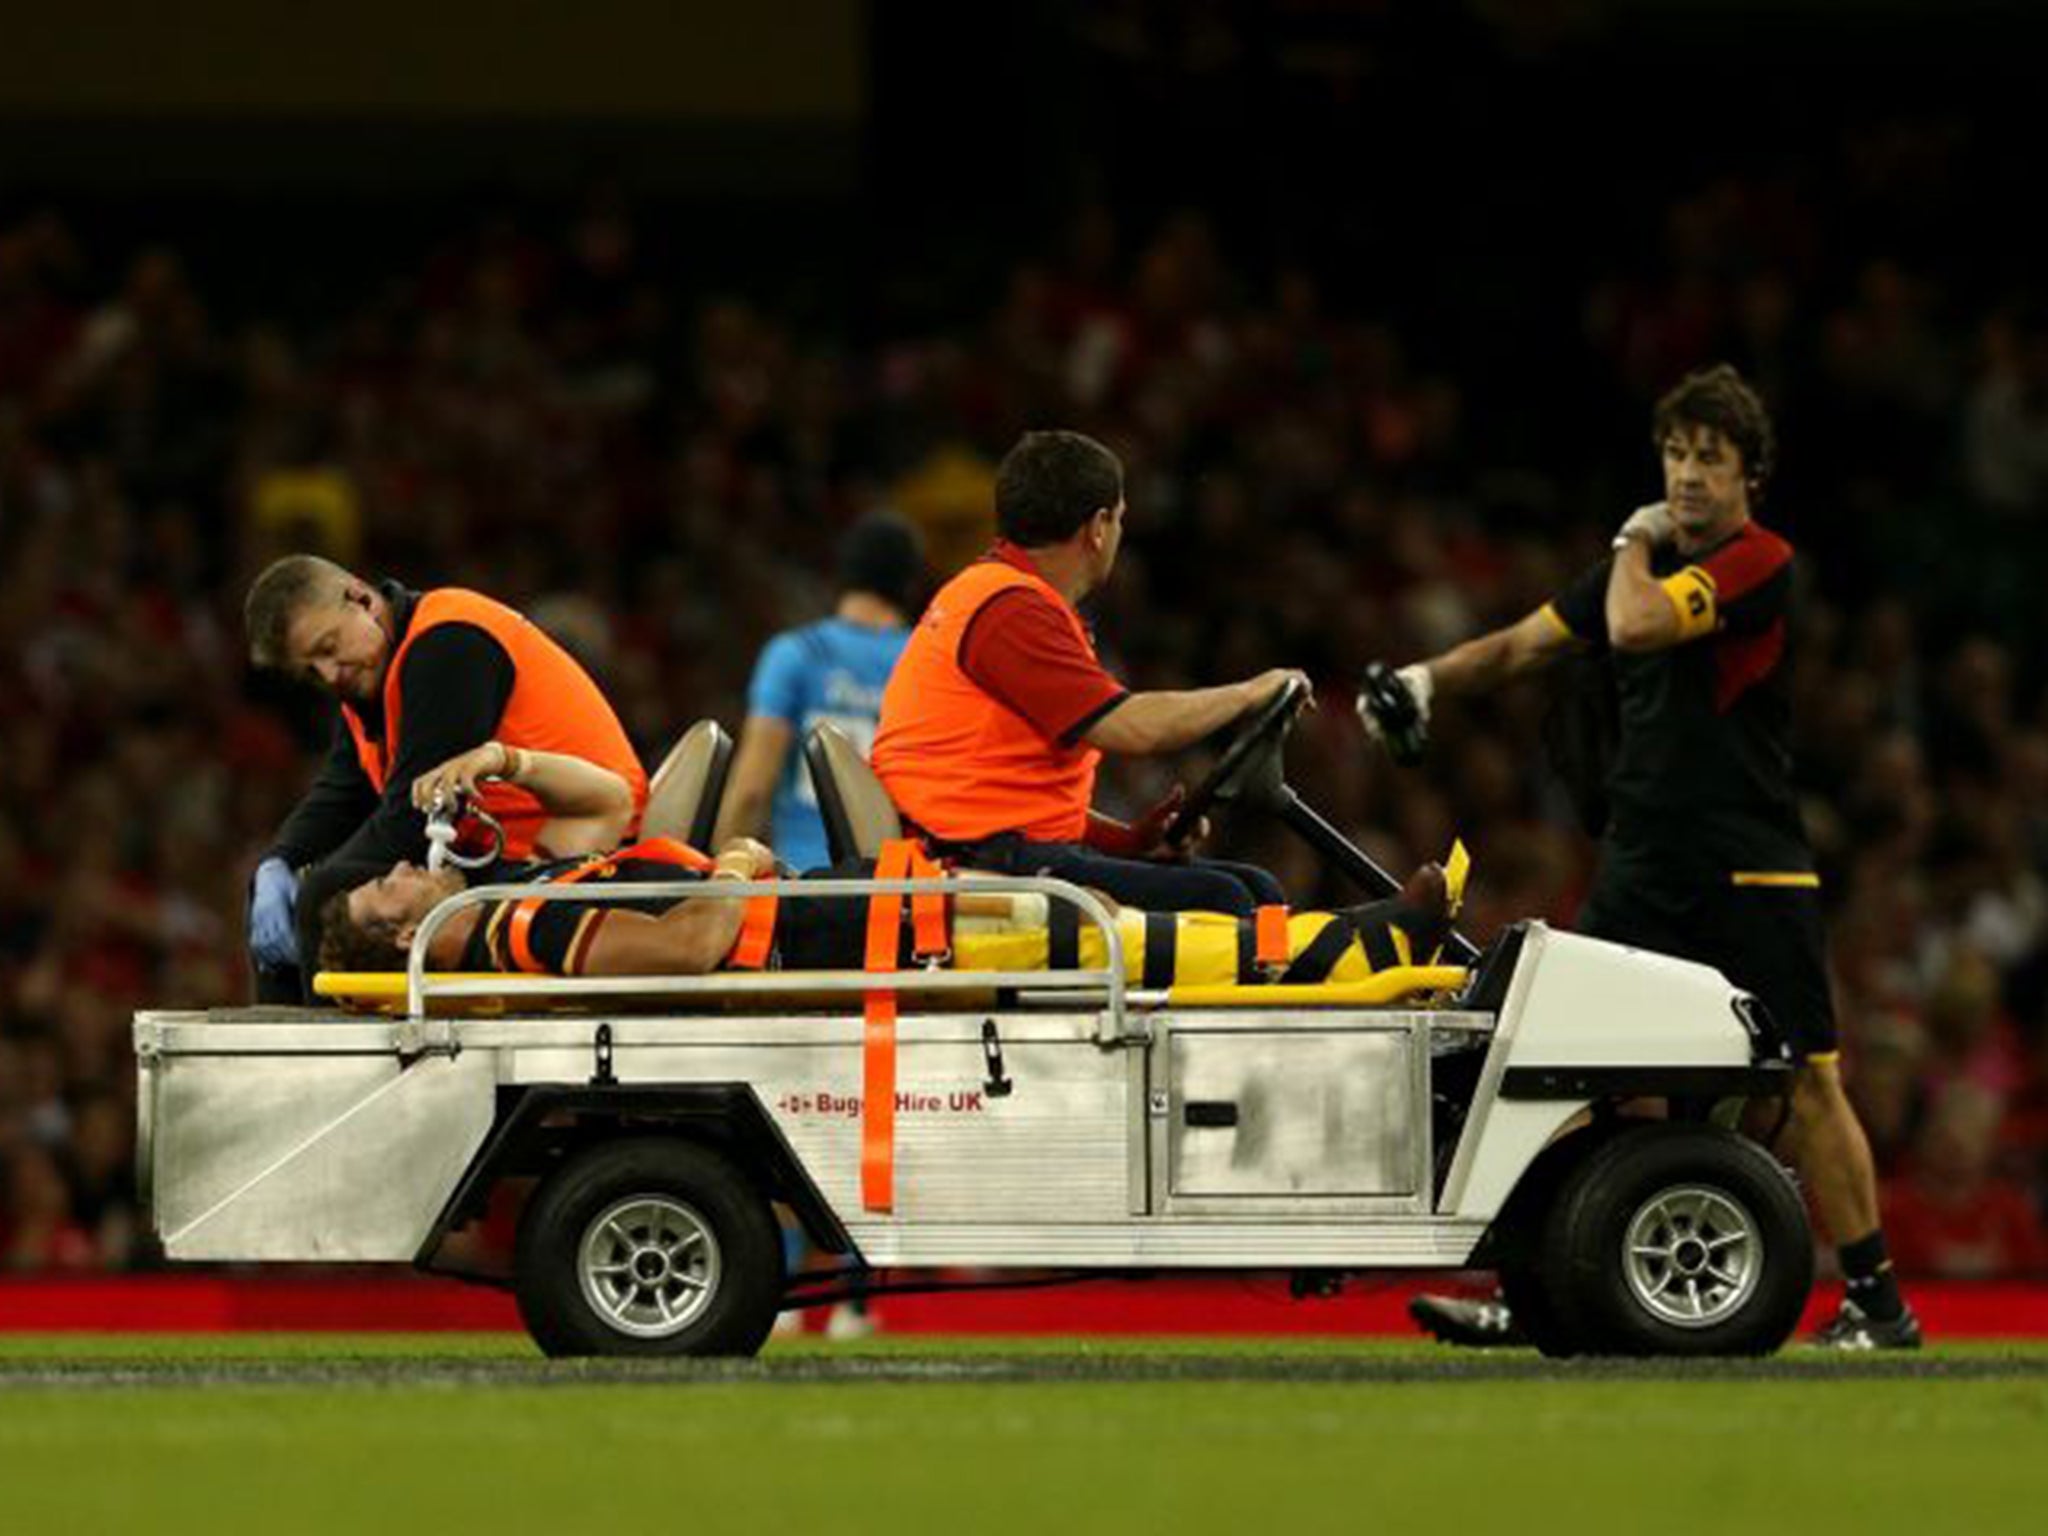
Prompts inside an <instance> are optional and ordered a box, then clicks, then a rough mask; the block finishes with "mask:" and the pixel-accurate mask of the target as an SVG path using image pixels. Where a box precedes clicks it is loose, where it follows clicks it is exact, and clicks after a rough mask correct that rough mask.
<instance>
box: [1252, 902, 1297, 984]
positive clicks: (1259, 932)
mask: <svg viewBox="0 0 2048 1536" xmlns="http://www.w3.org/2000/svg"><path fill="white" fill-rule="evenodd" d="M1255 921H1256V923H1257V929H1256V937H1257V948H1256V950H1255V957H1256V958H1257V960H1258V963H1259V968H1260V969H1261V970H1265V971H1284V970H1286V969H1287V963H1288V961H1289V960H1291V959H1292V958H1293V956H1292V955H1291V954H1290V953H1289V948H1288V943H1287V908H1286V907H1285V906H1272V907H1260V908H1259V910H1258V912H1257V914H1256V916H1255Z"/></svg>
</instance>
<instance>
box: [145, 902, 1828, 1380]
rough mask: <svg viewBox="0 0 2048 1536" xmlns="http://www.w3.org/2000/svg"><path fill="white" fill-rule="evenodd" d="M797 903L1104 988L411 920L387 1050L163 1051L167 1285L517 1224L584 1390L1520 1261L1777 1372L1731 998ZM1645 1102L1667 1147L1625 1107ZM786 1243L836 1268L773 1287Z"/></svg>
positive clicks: (960, 966) (1561, 941)
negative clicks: (1204, 954) (599, 1379)
mask: <svg viewBox="0 0 2048 1536" xmlns="http://www.w3.org/2000/svg"><path fill="white" fill-rule="evenodd" d="M665 889H666V890H667V891H671V892H674V893H676V894H681V893H683V892H684V891H686V890H688V889H694V888H665ZM770 889H773V890H775V891H776V892H777V894H779V896H780V898H781V899H782V900H783V901H784V902H790V901H802V900H805V899H810V898H822V897H827V896H844V895H857V896H861V897H864V898H873V897H877V896H880V897H885V898H887V897H900V898H907V899H908V900H909V901H910V902H912V903H913V904H915V903H916V902H917V900H919V899H920V898H924V897H929V896H931V895H933V894H935V893H939V892H942V891H943V892H951V893H956V894H973V893H977V892H979V893H987V894H1007V895H1011V896H1013V897H1024V898H1035V899H1038V900H1041V901H1043V902H1045V903H1047V904H1064V905H1065V906H1067V907H1069V908H1071V909H1072V910H1073V911H1074V912H1075V913H1076V914H1077V921H1078V923H1079V925H1080V928H1081V931H1082V933H1083V935H1084V938H1085V942H1084V943H1083V944H1082V945H1081V946H1080V953H1079V959H1080V962H1081V963H1079V964H1077V965H1074V966H1072V967H1070V968H1052V969H1048V968H1045V967H1044V966H1043V965H1042V963H1039V964H1033V963H1028V962H1029V961H1030V960H1031V959H1032V958H1033V957H1032V956H1031V955H1029V954H1028V953H1027V952H1026V951H1028V948H1029V945H1030V942H1031V940H1030V939H1029V938H1028V936H1023V937H1020V936H1019V935H1016V934H1006V935H989V936H986V937H989V938H991V939H1000V940H1001V941H1002V942H1001V943H1000V944H992V945H990V946H985V947H983V948H982V949H979V950H977V949H975V948H974V946H973V945H971V944H966V943H956V944H955V945H954V946H953V947H954V948H955V949H956V950H957V952H956V953H955V954H954V955H953V956H952V960H951V963H950V964H948V965H932V966H921V965H920V966H911V967H901V966H899V965H897V962H895V961H894V959H893V958H892V959H891V960H890V961H889V962H888V964H889V965H890V966H891V967H894V968H883V969H871V970H849V971H843V972H801V973H790V972H778V971H773V970H765V971H757V972H748V973H729V972H722V973H719V974H716V975H712V976H695V977H680V976H678V977H636V978H623V979H622V978H558V977H532V976H501V975H492V976H439V975H434V974H431V973H429V972H427V971H426V969H425V955H426V952H427V944H428V942H429V941H430V939H431V937H432V935H433V933H434V932H435V931H436V929H437V928H438V927H439V926H440V925H441V924H443V923H445V922H446V921H447V920H448V919H449V918H450V917H451V916H453V915H454V914H455V913H456V912H457V911H460V910H461V909H462V908H464V907H465V906H468V905H473V904H476V903H479V902H485V901H491V900H499V899H506V898H508V897H510V896H513V895H517V896H519V897H521V898H524V899H535V898H538V899H542V900H550V899H561V898H565V897H573V898H574V899H578V900H588V899H590V893H589V892H588V891H587V890H579V889H577V888H574V887H569V888H561V889H552V890H551V889H548V888H541V889H538V890H537V889H536V888H533V887H518V888H512V887H482V888H478V889H474V890H470V891H466V892H463V893H461V894H458V895H456V896H454V897H451V898H450V899H449V900H448V901H446V902H443V903H442V904H441V905H440V906H438V907H437V908H435V910H434V911H433V912H432V913H430V914H429V915H428V917H427V918H426V920H425V921H424V922H423V923H422V924H421V927H420V931H419V933H418V934H417V935H416V936H415V938H414V942H413V947H412V951H411V954H410V957H409V963H408V968H407V970H406V972H405V973H404V974H403V976H402V978H400V977H394V978H389V979H384V980H380V981H378V982H376V984H375V985H374V987H370V988H368V989H367V990H370V991H381V992H383V993H385V994H386V996H385V997H384V1001H385V1002H386V1004H387V1005H388V1006H389V1007H390V1009H391V1011H390V1012H388V1013H384V1014H372V1015H363V1014H343V1013H337V1012H335V1011H333V1010H306V1009H278V1008H271V1009H234V1010H212V1011H206V1012H187V1011H150V1012H144V1013H142V1014H139V1015H138V1016H137V1018H136V1021H135V1028H134V1041H135V1050H136V1057H137V1063H138V1068H139V1071H140V1074H141V1091H140V1095H139V1114H140V1116H141V1126H140V1149H141V1159H142V1167H141V1176H142V1184H143V1188H144V1190H145V1192H146V1194H147V1196H148V1198H149V1201H150V1206H151V1210H152V1213H153V1220H154V1223H155V1226H156V1230H157V1232H158V1234H159V1235H160V1237H161V1239H162V1242H163V1245H164V1250H165V1253H166V1255H167V1257H168V1258H169V1259H170V1260H171V1261H173V1262H191V1261H236V1262H252V1261H268V1262H308V1261H310V1262H384V1263H410V1264H414V1265H418V1266H421V1267H424V1268H430V1269H432V1268H438V1267H445V1265H446V1262H447V1255H448V1253H449V1252H450V1250H451V1247H452V1245H451V1242H450V1239H451V1236H452V1235H453V1234H456V1233H458V1232H460V1231H461V1230H462V1229H463V1228H465V1227H466V1226H468V1225H469V1224H470V1223H472V1222H475V1221H476V1220H478V1219H479V1218H480V1217H481V1216H482V1215H483V1213H484V1212H485V1210H486V1208H487V1207H488V1206H489V1205H490V1204H491V1201H492V1198H493V1195H494V1193H495V1192H497V1191H499V1190H500V1189H501V1188H509V1189H510V1190H511V1191H512V1192H514V1193H523V1194H524V1208H523V1214H522V1216H521V1218H520V1229H519V1240H518V1247H517V1254H516V1260H515V1263H514V1266H513V1269H512V1272H511V1274H510V1275H509V1277H507V1278H508V1279H509V1283H510V1284H512V1285H513V1287H514V1288H515V1289H516V1292H517V1294H518V1297H519V1302H520V1307H521V1312H522V1316H523V1317H524V1318H525V1320H526V1322H527V1325H528V1327H529V1329H530V1330H531V1331H532V1333H533V1335H534V1337H535V1339H536V1341H537V1342H538V1343H539V1345H540V1346H541V1347H542V1348H543V1349H544V1350H546V1351H548V1352H549V1353H551V1354H564V1355H575V1354H592V1353H605V1354H733V1353H739V1354H746V1353H751V1352H753V1351H754V1350H755V1349H758V1348H759V1346H760V1345H761V1343H762V1342H763V1340H764V1339H765V1338H766V1336H767V1333H768V1330H769V1327H770V1325H771V1324H772V1322H773V1319H774V1317H775V1315H776V1313H777V1312H778V1311H779V1310H781V1309H783V1308H785V1307H789V1306H802V1305H809V1304H813V1303H817V1302H820V1301H823V1300H830V1299H834V1298H836V1297H838V1296H841V1295H844V1294H847V1293H848V1292H849V1290H852V1289H860V1288H866V1289H869V1290H874V1289H883V1288H887V1287H888V1286H889V1285H891V1284H896V1283H906V1284H907V1283H915V1284H919V1285H931V1284H936V1283H946V1281H945V1277H946V1275H947V1274H948V1273H949V1272H952V1271H955V1270H957V1269H958V1268H960V1267H971V1268H972V1269H973V1270H975V1271H976V1272H978V1273H979V1274H980V1275H982V1276H983V1277H984V1279H986V1277H988V1276H990V1275H994V1276H997V1277H1001V1276H1002V1275H1004V1274H1011V1275H1018V1276H1022V1275H1030V1276H1032V1277H1034V1278H1043V1277H1045V1276H1046V1275H1047V1274H1048V1273H1053V1274H1057V1275H1061V1276H1066V1277H1074V1278H1080V1277H1086V1276H1089V1275H1101V1274H1105V1273H1113V1274H1134V1273H1144V1274H1151V1273H1161V1272H1172V1271H1186V1270H1209V1271H1214V1270H1242V1271H1282V1272H1288V1273H1291V1274H1293V1275H1295V1276H1296V1277H1297V1278H1298V1279H1299V1280H1301V1281H1302V1287H1301V1288H1302V1289H1304V1290H1311V1291H1312V1290H1316V1289H1319V1288H1321V1286H1322V1284H1323V1283H1324V1282H1325V1281H1327V1280H1328V1279H1329V1278H1330V1277H1334V1276H1341V1275H1345V1274H1351V1273H1357V1272H1363V1271H1372V1270H1383V1269H1389V1268H1399V1269H1417V1268H1428V1267H1445V1268H1464V1267H1471V1266H1480V1267H1497V1268H1498V1269H1499V1270H1500V1271H1501V1274H1502V1277H1503V1282H1504V1284H1506V1285H1507V1286H1508V1287H1509V1289H1510V1295H1511V1298H1513V1299H1515V1300H1516V1302H1517V1315H1518V1317H1527V1318H1531V1319H1534V1320H1535V1322H1534V1327H1535V1329H1536V1331H1537V1334H1538V1338H1539V1342H1541V1343H1543V1345H1544V1347H1546V1348H1550V1349H1554V1350H1556V1351H1558V1352H1567V1353H1568V1352H1577V1351H1585V1350H1597V1351H1625V1352H1657V1353H1676V1354H1699V1353H1739V1352H1756V1351H1762V1350H1769V1349H1773V1348H1775V1347H1777V1345H1778V1344H1779V1343H1780V1342H1782V1340H1783V1339H1784V1338H1785V1337H1786V1336H1787V1334H1789V1332H1790V1330H1791V1328H1792V1327H1793V1325H1794V1324H1795V1322H1796V1320H1797V1317H1798V1314H1799V1309H1800V1306H1801V1305H1802V1304H1803V1302H1804V1299H1805V1291H1806V1287H1807V1284H1808V1282H1809V1281H1810V1276H1811V1262H1812V1259H1811V1239H1810V1235H1809V1233H1808V1230H1807V1227H1806V1222H1805V1216H1804V1211H1803V1207H1802V1206H1801V1204H1800V1202H1799V1200H1798V1197H1797V1194H1796V1192H1795V1191H1793V1189H1792V1186H1791V1184H1790V1182H1789V1180H1788V1179H1787V1178H1786V1177H1785V1175H1784V1174H1783V1172H1782V1170H1781V1169H1779V1168H1778V1166H1777V1164H1776V1163H1775V1162H1774V1161H1773V1160H1772V1159H1771V1158H1770V1156H1769V1155H1768V1154H1767V1153H1765V1152H1764V1151H1763V1150H1762V1149H1760V1148H1759V1147H1757V1146H1756V1145H1755V1144H1754V1143H1752V1142H1749V1141H1747V1140H1745V1139H1743V1138H1742V1137H1741V1136H1739V1135H1737V1134H1736V1133H1735V1132H1734V1131H1732V1130H1729V1129H1726V1128H1724V1127H1723V1126H1722V1125H1721V1124H1719V1123H1717V1121H1716V1119H1715V1115H1716V1113H1717V1111H1716V1106H1720V1105H1724V1104H1727V1103H1732V1102H1735V1101H1740V1100H1743V1099H1748V1098H1754V1097H1757V1096H1763V1095H1773V1094H1782V1093H1783V1092H1784V1091H1785V1089H1786V1085H1787V1084H1788V1082H1789V1077H1790V1061H1789V1058H1788V1056H1787V1053H1786V1052H1785V1049H1784V1047H1783V1044H1782V1042H1781V1041H1780V1040H1779V1039H1778V1037H1777V1034H1776V1031H1775V1030H1774V1028H1773V1027H1772V1026H1771V1024H1770V1021H1769V1019H1768V1017H1767V1015H1765V1013H1764V1011H1763V1010H1762V1009H1761V1008H1760V1007H1759V1006H1758V1005H1757V1003H1756V1001H1755V1000H1754V999H1753V998H1750V997H1749V996H1748V995H1747V994H1745V993H1743V992H1741V991H1740V990H1739V989H1737V988H1734V987H1732V986H1731V985H1730V984H1729V983H1728V982H1727V981H1726V980H1725V979H1724V978H1723V977H1722V976H1720V974H1719V973H1718V972H1715V971H1712V970H1710V969H1707V968H1704V967H1700V966H1696V965H1690V964H1687V963H1684V962H1681V961H1677V960H1672V959H1667V958H1665V957H1662V956H1656V955H1651V954H1647V953H1643V952H1638V951H1633V950H1628V949H1623V948H1620V947H1617V946H1614V945H1609V944H1604V943H1601V942H1598V941H1595V940H1592V939H1587V938H1583V937H1580V936H1576V935H1573V934H1569V933H1564V932H1560V931H1556V930H1553V929H1551V928H1549V927H1548V926H1546V925H1544V924H1542V923H1540V922H1529V923H1525V924H1521V925H1517V926H1516V927H1514V928H1512V929H1510V930H1509V931H1508V932H1507V933H1505V934H1504V935H1503V936H1502V937H1501V938H1500V939H1498V940H1497V941H1496V942H1495V943H1494V944H1493V945H1491V946H1490V947H1489V948H1488V949H1487V951H1486V952H1485V953H1484V954H1483V955H1481V956H1479V957H1478V958H1477V959H1476V962H1475V963H1474V964H1473V965H1471V966H1470V967H1455V966H1453V967H1443V966H1432V967H1394V968H1390V969H1387V970H1383V971H1380V972H1376V973H1375V974H1373V975H1371V976H1369V977H1365V978H1362V979H1361V980H1358V981H1355V982H1343V983H1335V984H1324V985H1317V986H1309V987H1300V986H1290V985H1284V984H1269V983H1253V984H1248V985H1247V984H1241V983H1240V982H1239V981H1238V980H1236V979H1235V977H1234V976H1233V977H1232V978H1231V979H1228V980H1223V979H1179V978H1176V979H1175V980H1174V981H1173V982H1172V983H1171V984H1168V985H1165V986H1147V985H1145V984H1144V981H1145V976H1144V971H1145V967H1144V963H1143V958H1142V956H1140V955H1135V954H1134V953H1133V950H1134V949H1135V948H1136V947H1137V945H1138V944H1141V943H1142V942H1143V940H1144V938H1145V934H1144V931H1143V920H1142V919H1139V918H1136V917H1135V916H1134V915H1123V916H1119V915H1118V914H1114V913H1111V912H1110V911H1109V910H1108V909H1107V908H1106V907H1105V906H1104V905H1103V903H1101V902H1100V901H1099V900H1097V899H1096V898H1095V897H1094V896H1093V895H1091V894H1090V893H1089V892H1087V891H1085V890H1081V889H1079V888H1077V887H1074V886H1072V885H1068V884H1065V883H1063V882H1059V881H1054V880H1046V879H1006V878H1000V877H995V876H974V877H968V878H964V879H960V878H956V879H951V880H945V881H937V880H929V879H875V880H861V881H836V880H823V881H805V882H801V883H797V884H791V883H784V884H781V885H778V886H774V887H770V886H768V885H766V884H761V885H750V884H744V883H738V882H734V883H730V884H729V885H722V886H721V893H722V894H727V895H731V896H733V897H736V898H744V897H747V896H750V895H756V894H762V893H764V892H766V891H768V890H770ZM661 894H664V888H654V887H646V886H640V885H633V886H616V887H612V888H610V889H609V890H608V891H607V892H606V895H607V896H608V897H611V898H615V899H621V900H626V899H635V898H642V897H652V896H658V895H661ZM962 937H963V938H964V937H965V936H962ZM890 952H891V954H892V956H893V946H892V947H891V951H890ZM1134 960H1135V961H1136V962H1137V963H1136V964H1135V966H1134V964H1133V961H1134ZM361 990H363V989H359V990H358V993H357V995H361ZM401 994H402V995H401ZM1646 1095H1654V1096H1657V1097H1658V1098H1660V1099H1662V1100H1665V1101H1667V1102H1668V1103H1669V1104H1670V1105H1671V1106H1673V1109H1674V1115H1673V1117H1672V1118H1671V1119H1668V1120H1665V1121H1661V1122H1649V1121H1643V1120H1638V1119H1634V1118H1631V1117H1630V1116H1629V1115H1628V1114H1627V1113H1625V1111H1626V1109H1627V1108H1628V1106H1630V1105H1631V1104H1633V1103H1636V1102H1637V1101H1640V1100H1641V1099H1642V1098H1643V1097H1644V1096H1646ZM1724 1118H1725V1117H1724ZM777 1207H780V1208H782V1209H783V1210H785V1211H786V1212H787V1213H789V1215H790V1216H791V1217H792V1218H793V1219H794V1220H796V1221H798V1222H800V1223H801V1224H802V1225H803V1227H804V1228H805V1229H806V1230H807V1231H808V1233H809V1235H810V1237H811V1238H812V1240H813V1241H814V1243H815V1244H816V1245H817V1246H818V1247H819V1248H820V1249H822V1250H823V1251H824V1252H826V1253H827V1254H830V1255H832V1256H834V1258H835V1260H836V1264H837V1267H836V1269H835V1270H833V1271H832V1272H830V1273H829V1274H827V1275H826V1276H825V1277H824V1278H822V1279H821V1278H819V1277H816V1276H791V1275H788V1274H786V1273H785V1272H784V1267H783V1260H782V1245H781V1243H780V1240H779V1236H778V1232H777V1228H776V1220H775V1214H774V1212H775V1209H776V1208H777ZM934 1276H936V1277H937V1278H936V1279H935V1278H934Z"/></svg>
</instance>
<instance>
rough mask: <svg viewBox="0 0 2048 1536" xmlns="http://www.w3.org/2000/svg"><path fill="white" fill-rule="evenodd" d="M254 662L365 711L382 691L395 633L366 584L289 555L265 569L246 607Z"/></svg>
mask: <svg viewBox="0 0 2048 1536" xmlns="http://www.w3.org/2000/svg"><path fill="white" fill-rule="evenodd" d="M242 618H243V623H244V626H245V627H246V629H247V631H248V635H249V659H250V660H251V661H253V662H254V663H255V664H256V665H257V666H259V667H265V668H269V669H271V670H273V671H278V672H284V673H288V674H290V675H291V676H293V677H296V678H300V679H302V680H304V681H306V682H310V683H312V684H314V685H315V686H316V687H319V688H322V689H324V690H326V691H327V692H328V693H331V694H333V695H334V696H335V697H336V698H338V699H344V700H348V701H351V702H356V703H364V702H368V701H369V700H372V699H375V698H376V697H377V696H378V694H379V692H380V691H381V690H382V689H383V687H384V669H385V668H386V666H388V665H389V664H390V661H391V629H390V622H389V613H388V610H387V609H386V607H385V603H384V599H383V598H382V597H381V596H379V595H378V593H377V591H376V589H375V588H374V587H372V586H371V585H370V584H369V583H368V582H366V581H363V580H362V579H361V578H359V577H357V576H354V575H352V574H350V573H349V572H348V571H346V570H344V569H342V567H340V566H338V565H336V564H335V563H334V562H333V561H332V560H323V559H321V558H320V557H319V556H318V555H286V556H285V557H284V558H283V559H282V560H276V561H273V562H272V563H271V564H270V565H269V566H268V567H267V568H265V570H264V572H263V574H262V575H260V576H258V577H257V578H256V580H255V582H254V583H253V584H252V585H251V586H250V588H249V596H248V597H247V599H246V600H245V601H244V602H243V604H242Z"/></svg>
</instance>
